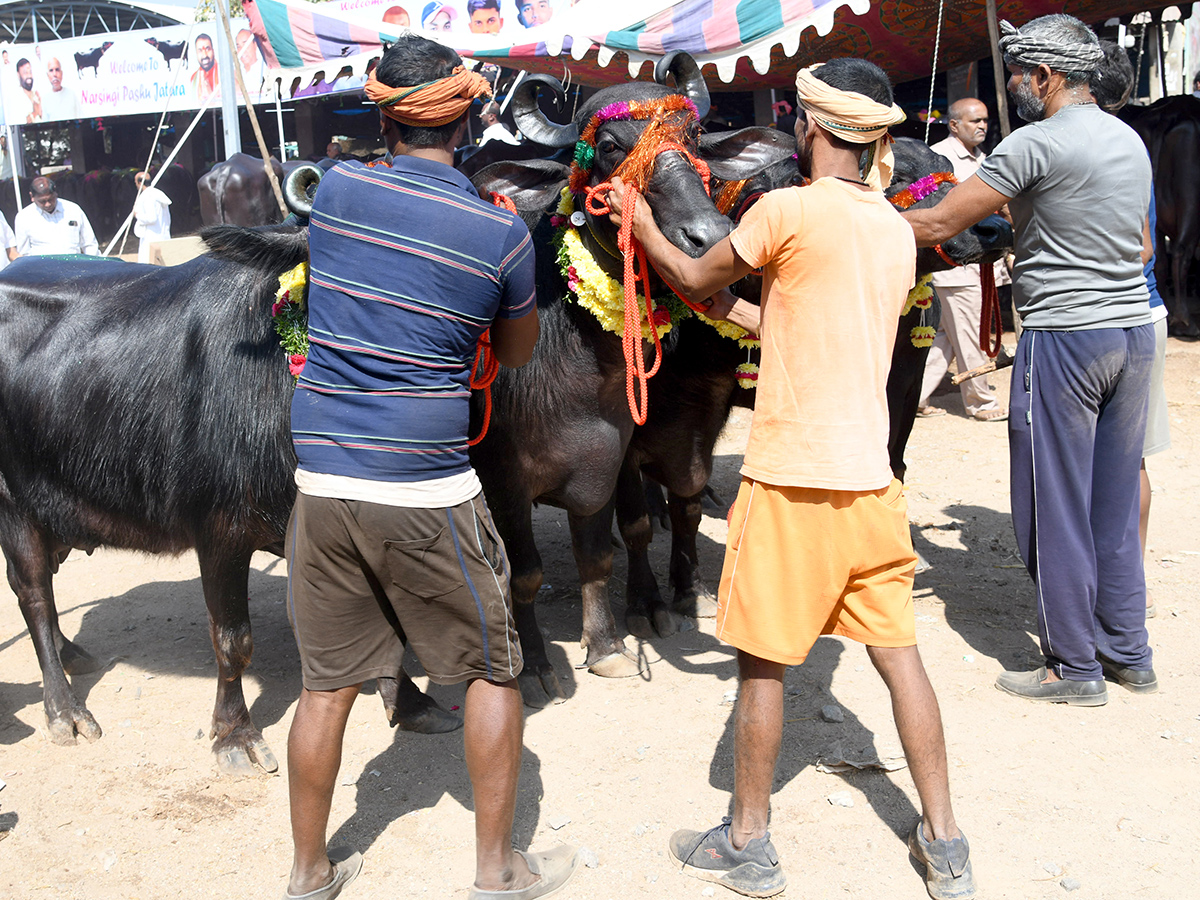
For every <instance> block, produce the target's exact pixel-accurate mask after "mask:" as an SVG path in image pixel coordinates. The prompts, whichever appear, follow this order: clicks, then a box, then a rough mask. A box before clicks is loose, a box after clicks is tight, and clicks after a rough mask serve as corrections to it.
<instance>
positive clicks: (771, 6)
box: [245, 0, 1168, 90]
mask: <svg viewBox="0 0 1200 900" xmlns="http://www.w3.org/2000/svg"><path fill="white" fill-rule="evenodd" d="M395 2H397V0H366V2H364V0H355V2H344V0H343V2H341V3H323V4H317V5H316V6H313V5H312V4H308V3H303V2H300V0H246V2H245V11H246V15H247V16H248V17H249V18H250V21H251V23H252V24H251V27H252V28H253V30H254V31H255V33H256V34H257V35H258V37H259V38H260V41H262V42H263V44H264V45H266V46H269V47H270V48H272V51H273V53H274V55H275V57H276V62H277V63H278V64H279V65H281V66H282V67H284V68H285V69H290V70H293V71H291V72H289V73H288V74H289V76H294V74H296V72H297V71H299V72H305V73H315V72H316V71H318V70H324V71H326V72H327V73H328V75H329V76H330V77H332V75H333V72H329V71H328V70H329V69H330V68H332V66H331V65H330V64H331V63H337V64H338V66H337V68H339V69H340V68H341V67H342V66H345V65H348V66H350V67H351V69H352V70H353V71H354V72H355V73H358V74H361V73H362V72H363V71H364V70H365V67H366V63H367V61H368V60H369V59H371V58H373V57H375V56H378V55H379V53H380V52H381V50H382V43H383V42H386V41H389V40H392V39H394V37H395V35H396V34H397V33H398V31H397V27H396V26H395V25H389V24H385V23H384V22H381V20H380V14H381V12H382V8H385V7H386V8H388V11H389V12H391V11H392V10H396V9H398V7H396V6H395V5H391V6H390V7H389V4H394V3H395ZM398 2H404V0H398ZM521 2H528V0H521ZM569 2H570V0H561V3H562V6H561V7H559V8H558V9H557V11H556V12H555V13H554V15H553V17H552V18H550V19H549V20H548V21H546V22H544V23H541V24H535V25H533V26H532V27H527V28H525V29H521V28H517V27H516V26H515V25H511V26H510V27H506V29H505V30H502V31H501V32H500V33H499V34H475V33H471V32H469V31H467V30H465V26H464V24H463V23H464V22H465V21H466V19H467V16H466V15H465V12H466V9H467V6H466V2H465V0H448V2H441V3H429V4H428V5H424V4H422V3H420V0H414V2H413V3H410V4H409V5H410V6H412V8H413V10H414V14H413V15H411V16H409V15H408V14H407V13H405V17H406V18H408V19H410V22H411V27H412V28H414V29H418V28H420V27H421V25H422V23H421V22H420V21H419V20H418V19H417V17H416V14H415V10H416V9H417V7H418V6H421V7H422V8H423V10H424V12H425V13H428V12H429V11H430V10H431V9H433V8H436V9H439V10H440V9H442V8H445V7H452V6H454V5H461V6H462V7H463V10H464V15H463V16H461V17H460V16H458V15H457V11H456V10H454V9H452V8H451V9H450V10H449V13H448V14H447V16H448V17H443V20H442V22H443V23H444V25H445V27H447V28H453V27H455V26H457V27H459V28H461V29H462V30H460V31H453V30H447V31H429V30H426V31H422V32H421V33H422V34H424V35H425V36H427V37H431V38H434V39H436V40H439V41H441V42H442V43H445V44H449V45H450V46H453V47H454V48H455V49H456V50H458V51H459V52H460V53H461V54H462V55H463V56H464V57H472V58H474V59H477V60H480V61H482V62H491V63H498V64H501V65H506V66H509V67H511V68H517V69H525V70H527V71H529V72H545V73H548V74H551V75H556V76H558V77H560V78H563V79H564V80H567V79H569V80H571V81H574V82H576V83H579V84H585V85H591V86H604V85H608V84H616V83H620V82H623V81H627V80H629V78H630V77H637V76H638V74H639V72H640V71H641V67H642V65H643V63H645V62H647V61H650V60H653V59H655V58H656V57H658V56H661V55H662V54H663V53H664V52H667V51H670V50H686V51H687V52H688V53H690V54H692V56H694V57H695V58H696V59H697V61H699V62H700V63H701V64H702V65H703V66H704V72H705V75H706V77H707V79H708V82H709V86H710V88H712V89H718V90H719V89H725V90H752V89H762V88H787V87H791V86H792V84H793V80H794V78H795V72H796V69H797V67H799V66H803V65H808V64H810V63H813V62H818V61H820V60H822V59H829V58H831V57H834V56H862V57H865V58H867V59H870V60H873V61H874V62H876V63H878V64H879V65H881V66H882V67H883V68H884V69H885V70H886V71H887V72H888V73H889V74H890V75H891V76H892V79H893V80H894V81H896V82H901V81H907V80H910V79H914V78H919V77H922V76H928V75H929V74H930V69H931V67H932V64H933V43H934V35H935V32H936V31H937V25H938V16H939V2H938V0H877V2H875V3H873V4H872V3H870V2H869V0H678V2H670V0H578V2H576V3H574V4H572V5H569V6H568V5H567V4H568V3H569ZM512 3H513V0H501V3H500V10H501V12H502V13H504V15H505V16H507V17H509V18H510V21H511V20H512V17H514V16H515V15H516V10H517V7H516V6H513V5H512ZM997 5H998V8H999V14H1000V17H1001V18H1007V19H1010V20H1012V21H1013V22H1015V23H1018V24H1019V23H1022V22H1025V21H1028V20H1029V19H1032V18H1034V17H1036V16H1040V15H1045V14H1047V13H1052V12H1066V13H1070V14H1071V15H1074V16H1077V17H1079V18H1081V19H1083V20H1085V21H1087V22H1098V21H1103V20H1105V19H1108V18H1110V17H1112V16H1118V15H1124V14H1128V13H1130V12H1133V11H1137V10H1140V9H1143V8H1146V7H1149V8H1151V9H1155V8H1161V7H1164V6H1167V5H1168V4H1167V3H1165V2H1161V0H1157V2H1156V0H1133V2H1131V0H998V3H997ZM325 7H341V9H338V10H332V9H331V10H328V11H326V10H325ZM364 7H365V8H364ZM942 10H943V12H942V14H943V22H942V34H941V45H940V52H939V57H938V69H939V70H944V69H946V68H949V67H952V66H955V65H959V64H962V63H966V62H970V61H972V60H976V59H981V58H984V57H986V56H987V55H988V53H989V42H988V29H987V15H986V4H985V0H945V3H944V5H943V7H942ZM401 11H402V12H403V10H401ZM425 18H426V20H427V21H426V22H425V23H424V24H425V26H426V28H429V27H431V26H436V25H437V24H438V23H435V22H432V21H431V20H432V19H433V18H434V16H426V17H425ZM524 24H525V23H524V21H522V25H524Z"/></svg>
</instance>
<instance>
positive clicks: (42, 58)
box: [0, 19, 274, 125]
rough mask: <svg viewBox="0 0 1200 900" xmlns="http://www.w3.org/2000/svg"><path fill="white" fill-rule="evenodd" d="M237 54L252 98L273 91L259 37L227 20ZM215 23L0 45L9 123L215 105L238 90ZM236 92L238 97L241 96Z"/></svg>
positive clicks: (1, 87) (1, 91) (0, 80)
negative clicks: (225, 68)
mask: <svg viewBox="0 0 1200 900" xmlns="http://www.w3.org/2000/svg"><path fill="white" fill-rule="evenodd" d="M230 24H231V26H232V29H233V33H234V42H235V44H236V45H237V46H236V48H235V51H234V52H235V61H236V63H237V64H238V65H240V66H241V67H242V77H243V78H244V79H245V82H246V88H247V90H248V91H249V92H250V95H251V97H252V99H254V101H255V102H260V101H265V100H267V99H272V98H273V97H274V82H272V81H268V78H267V69H266V66H265V62H264V57H263V54H262V51H261V48H260V43H259V41H258V39H257V38H255V36H254V34H253V33H252V32H251V31H250V29H249V28H248V27H247V26H248V23H247V21H246V20H245V19H232V20H231V21H230ZM219 27H220V24H219V23H217V22H205V23H197V24H195V25H170V26H165V27H162V28H148V29H141V30H138V31H126V32H119V33H118V32H113V33H108V34H92V35H87V36H86V37H78V38H70V39H68V40H62V41H42V42H40V43H37V44H7V43H6V44H0V96H2V97H3V102H4V120H5V121H6V122H7V123H8V124H9V125H34V124H38V123H41V122H60V121H70V120H73V119H91V118H103V117H105V116H117V115H132V114H137V113H161V112H162V111H163V110H164V109H166V110H168V111H170V112H176V111H181V110H195V109H199V108H200V107H202V106H214V107H219V106H220V105H221V91H222V89H229V90H232V91H234V92H237V84H236V81H235V80H234V79H233V78H226V77H225V74H226V73H224V72H222V71H221V65H220V63H219V61H218V58H217V39H216V34H217V31H216V30H217V29H218V28H219ZM241 100H242V98H241V96H240V94H239V95H238V102H239V103H241Z"/></svg>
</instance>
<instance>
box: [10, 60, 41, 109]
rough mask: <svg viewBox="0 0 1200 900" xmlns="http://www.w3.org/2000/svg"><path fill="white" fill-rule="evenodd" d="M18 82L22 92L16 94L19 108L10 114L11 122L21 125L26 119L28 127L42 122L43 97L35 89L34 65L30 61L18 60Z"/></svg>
mask: <svg viewBox="0 0 1200 900" xmlns="http://www.w3.org/2000/svg"><path fill="white" fill-rule="evenodd" d="M17 81H18V82H19V83H20V85H21V91H20V93H18V94H16V104H15V105H16V107H17V108H16V109H15V110H13V111H12V112H10V113H9V115H10V116H11V117H12V118H11V119H10V121H12V122H14V123H15V124H20V123H21V120H22V119H24V121H25V124H26V125H32V124H33V123H34V122H40V121H42V96H41V94H40V93H39V92H38V91H35V90H34V89H33V64H32V63H31V62H30V61H29V60H27V59H19V60H17Z"/></svg>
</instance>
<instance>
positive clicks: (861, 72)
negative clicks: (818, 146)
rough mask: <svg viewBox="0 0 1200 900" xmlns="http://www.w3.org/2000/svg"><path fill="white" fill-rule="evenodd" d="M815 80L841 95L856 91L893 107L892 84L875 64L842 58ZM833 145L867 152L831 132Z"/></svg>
mask: <svg viewBox="0 0 1200 900" xmlns="http://www.w3.org/2000/svg"><path fill="white" fill-rule="evenodd" d="M813 77H815V78H818V79H820V80H821V81H823V82H825V83H826V84H827V85H829V86H830V87H835V88H837V89H838V90H839V91H854V92H855V93H856V94H862V95H863V96H864V97H868V98H870V99H871V100H874V101H875V102H876V103H882V104H883V105H884V106H891V105H892V82H891V81H890V80H889V79H888V77H887V73H886V72H885V71H883V69H881V68H879V66H877V65H875V63H873V62H868V61H867V60H865V59H858V58H856V57H851V56H839V57H838V58H836V59H831V60H829V62H827V63H825V64H824V65H822V66H821V67H820V68H818V69H817V70H816V71H815V72H813ZM830 137H831V138H832V142H833V145H834V146H835V147H837V148H839V149H842V150H864V149H865V148H864V147H863V145H862V144H855V143H852V142H850V141H846V140H843V139H842V138H840V137H838V136H837V135H836V134H833V133H832V132H830Z"/></svg>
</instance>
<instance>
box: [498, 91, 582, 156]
mask: <svg viewBox="0 0 1200 900" xmlns="http://www.w3.org/2000/svg"><path fill="white" fill-rule="evenodd" d="M543 85H544V86H545V87H546V88H548V89H549V90H551V91H553V92H554V108H555V109H562V108H563V107H564V106H565V105H566V99H567V98H566V93H565V92H564V91H563V86H562V82H561V81H559V80H558V79H557V78H555V77H554V76H553V75H527V76H526V77H525V78H523V79H521V83H520V84H518V85H517V86H516V88H515V89H514V90H513V92H512V108H513V121H514V122H516V123H517V128H519V129H520V130H521V134H523V135H525V137H527V138H529V140H531V141H535V142H537V143H539V144H545V145H546V146H547V147H573V146H574V145H575V142H576V141H578V140H579V127H578V126H577V125H576V124H575V123H574V122H570V123H568V124H566V125H556V124H555V123H554V122H551V121H550V120H549V119H547V118H546V114H545V113H544V112H542V110H541V107H540V106H538V91H539V90H540V88H541V86H543Z"/></svg>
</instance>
